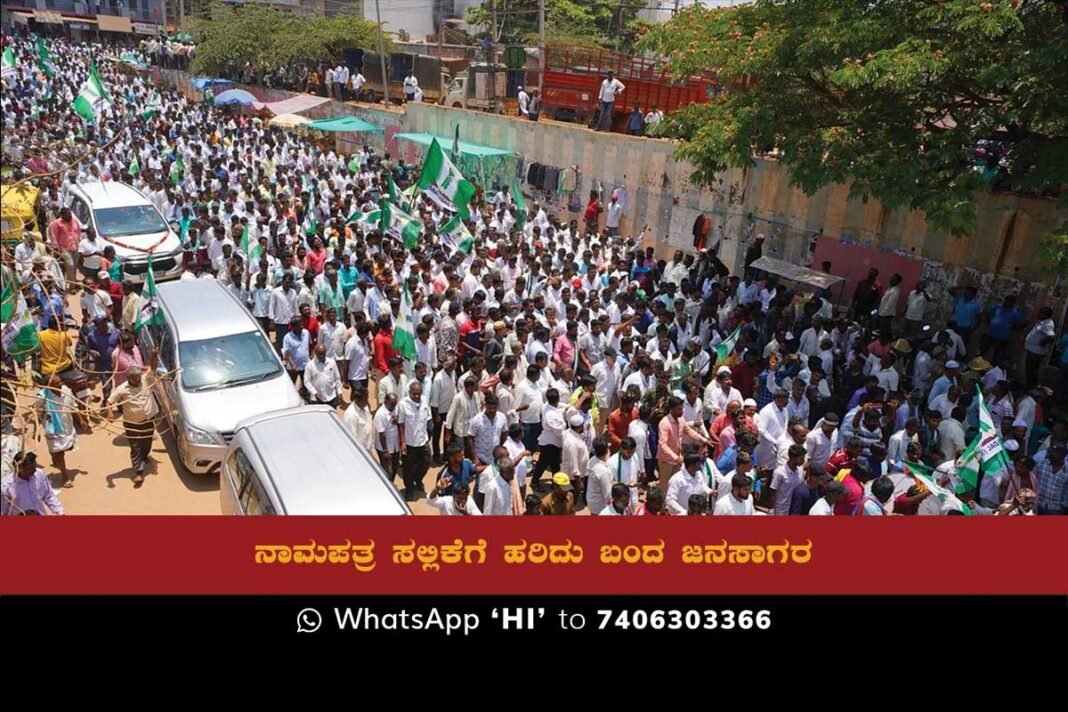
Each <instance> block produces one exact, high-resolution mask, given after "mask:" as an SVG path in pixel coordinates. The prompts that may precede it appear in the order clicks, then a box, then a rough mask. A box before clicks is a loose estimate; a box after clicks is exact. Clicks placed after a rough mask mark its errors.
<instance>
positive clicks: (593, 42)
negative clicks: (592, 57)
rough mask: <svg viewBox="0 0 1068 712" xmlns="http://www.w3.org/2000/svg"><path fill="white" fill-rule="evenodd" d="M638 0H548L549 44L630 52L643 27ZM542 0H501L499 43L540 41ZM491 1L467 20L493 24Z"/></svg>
mask: <svg viewBox="0 0 1068 712" xmlns="http://www.w3.org/2000/svg"><path fill="white" fill-rule="evenodd" d="M647 4H648V2H646V1H644V0H643V1H642V2H638V0H616V1H615V2H612V1H611V0H545V41H546V43H548V44H568V45H585V46H591V47H606V48H609V49H616V50H620V51H630V50H631V49H633V46H634V42H635V40H636V39H637V38H638V36H639V34H640V33H641V31H642V29H643V28H644V27H645V26H647V25H648V23H646V22H644V21H643V20H640V19H638V16H637V15H638V10H640V9H641V8H643V7H645V6H646V5H647ZM537 9H538V0H510V1H509V2H507V3H506V2H504V0H497V28H498V34H499V37H498V38H497V41H498V42H506V43H508V42H522V43H526V44H537V43H538V41H539V35H538V13H537V12H536V11H537ZM491 17H492V13H491V12H490V2H489V1H488V0H487V1H485V2H483V3H482V4H481V5H478V6H474V7H471V8H469V9H468V11H467V22H468V24H471V25H478V26H481V27H485V28H486V29H487V32H488V30H489V28H490V25H491V22H492V21H491Z"/></svg>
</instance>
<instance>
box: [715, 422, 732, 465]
mask: <svg viewBox="0 0 1068 712" xmlns="http://www.w3.org/2000/svg"><path fill="white" fill-rule="evenodd" d="M736 442H738V438H737V433H735V432H734V423H729V424H728V425H727V426H726V427H724V428H723V430H720V431H719V445H717V446H716V451H715V453H714V454H713V455H712V459H713V460H719V458H721V457H723V453H725V452H727V448H729V447H731V446H732V445H734V444H735V443H736Z"/></svg>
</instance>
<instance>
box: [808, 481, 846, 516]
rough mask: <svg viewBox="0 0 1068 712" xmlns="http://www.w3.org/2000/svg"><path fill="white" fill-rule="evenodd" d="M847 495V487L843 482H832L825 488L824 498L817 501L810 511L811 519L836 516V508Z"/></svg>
mask: <svg viewBox="0 0 1068 712" xmlns="http://www.w3.org/2000/svg"><path fill="white" fill-rule="evenodd" d="M845 495H846V489H845V485H843V484H842V483H841V482H837V481H834V480H832V481H830V482H828V483H827V484H826V485H824V486H823V496H822V497H820V498H819V499H817V500H816V503H815V504H813V505H812V508H811V509H809V510H808V515H809V516H810V517H817V516H824V517H830V516H834V507H835V505H836V504H838V503H839V502H841V501H842V499H843V498H844V497H845Z"/></svg>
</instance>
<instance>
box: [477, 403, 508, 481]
mask: <svg viewBox="0 0 1068 712" xmlns="http://www.w3.org/2000/svg"><path fill="white" fill-rule="evenodd" d="M497 406H498V401H497V396H486V399H485V406H484V410H483V411H482V412H481V413H479V414H478V415H477V416H475V417H474V418H473V419H472V420H471V422H470V423H469V424H468V430H467V432H468V438H470V440H471V445H472V448H473V449H474V451H475V456H476V457H477V458H478V461H479V462H480V463H481V464H483V465H489V464H492V462H493V449H494V448H495V447H497V446H498V445H500V444H501V435H502V434H503V433H504V432H505V431H507V429H508V419H507V418H506V417H505V415H504V413H501V412H499V411H498V409H497Z"/></svg>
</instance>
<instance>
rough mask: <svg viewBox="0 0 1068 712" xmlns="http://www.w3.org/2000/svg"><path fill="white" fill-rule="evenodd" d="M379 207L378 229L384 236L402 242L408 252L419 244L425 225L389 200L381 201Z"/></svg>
mask: <svg viewBox="0 0 1068 712" xmlns="http://www.w3.org/2000/svg"><path fill="white" fill-rule="evenodd" d="M378 207H379V211H378V212H379V215H378V229H379V230H381V231H382V234H384V235H389V236H390V237H392V238H394V239H397V240H400V241H401V242H403V243H404V249H406V250H411V249H412V248H414V247H415V246H416V245H418V244H419V237H420V236H421V235H422V234H423V223H421V222H419V220H418V219H416V218H414V217H412V216H411V215H409V214H408V213H406V212H404V211H403V210H401V209H400V208H398V207H397V206H396V205H393V204H392V203H390V202H389V201H388V200H382V201H380V202H379V205H378Z"/></svg>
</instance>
